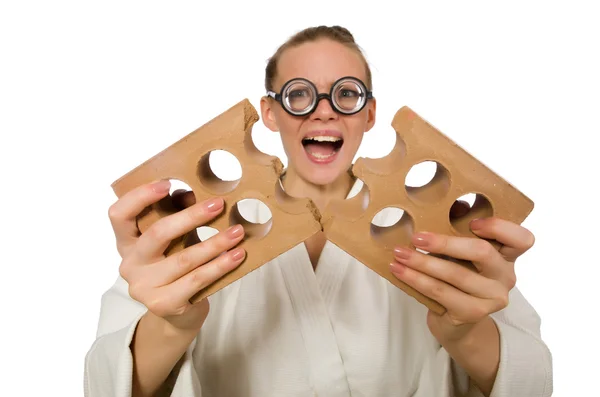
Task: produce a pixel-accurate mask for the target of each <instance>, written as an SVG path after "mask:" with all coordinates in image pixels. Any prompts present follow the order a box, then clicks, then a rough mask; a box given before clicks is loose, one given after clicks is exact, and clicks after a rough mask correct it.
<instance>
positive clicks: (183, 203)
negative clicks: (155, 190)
mask: <svg viewBox="0 0 600 397" xmlns="http://www.w3.org/2000/svg"><path fill="white" fill-rule="evenodd" d="M169 182H171V188H170V189H169V195H168V196H165V197H164V198H163V199H161V200H160V201H158V203H156V206H155V208H156V209H157V210H158V211H159V212H161V213H162V215H163V216H166V215H168V214H172V213H175V212H178V211H181V210H182V209H184V208H186V207H189V206H190V205H192V204H193V203H194V199H193V197H194V196H193V194H194V193H193V192H192V188H191V187H190V185H188V184H187V183H185V182H183V181H181V180H179V179H173V178H169ZM177 190H185V191H186V192H188V193H186V194H185V195H183V196H182V195H178V196H177V199H174V198H173V193H175V191H177Z"/></svg>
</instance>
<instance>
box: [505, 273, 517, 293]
mask: <svg viewBox="0 0 600 397" xmlns="http://www.w3.org/2000/svg"><path fill="white" fill-rule="evenodd" d="M506 282H507V284H508V285H507V287H508V289H509V290H511V289H513V288H514V287H515V286H516V285H517V275H516V274H515V273H514V272H510V274H509V275H508V276H507V278H506Z"/></svg>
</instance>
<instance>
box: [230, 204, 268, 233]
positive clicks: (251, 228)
mask: <svg viewBox="0 0 600 397" xmlns="http://www.w3.org/2000/svg"><path fill="white" fill-rule="evenodd" d="M229 221H230V224H231V225H235V224H241V225H242V226H243V227H244V231H245V233H246V236H245V237H244V238H246V239H248V238H262V237H264V236H266V235H267V233H269V230H271V226H272V224H273V214H272V213H271V210H270V209H269V207H268V206H267V205H266V204H265V203H263V202H262V201H260V200H258V199H253V198H248V199H243V200H240V201H238V202H237V203H235V205H234V206H233V207H232V208H231V216H230V220H229Z"/></svg>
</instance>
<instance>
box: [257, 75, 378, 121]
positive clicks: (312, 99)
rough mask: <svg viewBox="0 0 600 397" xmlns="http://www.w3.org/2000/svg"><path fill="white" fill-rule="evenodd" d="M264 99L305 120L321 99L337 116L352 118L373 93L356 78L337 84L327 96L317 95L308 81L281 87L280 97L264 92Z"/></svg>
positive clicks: (299, 80) (346, 78)
mask: <svg viewBox="0 0 600 397" xmlns="http://www.w3.org/2000/svg"><path fill="white" fill-rule="evenodd" d="M267 95H268V96H270V97H271V98H273V99H275V100H276V101H278V102H279V103H280V104H281V106H283V108H284V109H285V111H286V112H288V113H289V114H291V115H293V116H306V115H308V114H310V113H312V112H314V110H315V109H316V108H317V104H318V103H319V101H320V100H321V99H323V98H325V99H327V100H328V101H329V103H330V104H331V107H332V108H333V109H334V110H335V111H337V112H338V113H341V114H344V115H351V114H355V113H358V112H360V111H361V110H362V109H363V108H364V107H365V105H366V104H367V101H368V100H369V99H371V98H373V93H372V92H371V91H368V90H367V87H366V86H365V84H364V83H363V82H362V81H360V79H357V78H356V77H351V76H346V77H342V78H341V79H338V80H336V82H335V83H333V85H332V86H331V90H330V91H329V93H328V94H319V92H318V91H317V87H316V86H315V85H314V84H313V83H312V82H311V81H309V80H307V79H304V78H300V77H298V78H295V79H292V80H290V81H288V82H287V83H285V84H284V85H283V88H282V89H281V93H279V94H278V93H276V92H273V91H267Z"/></svg>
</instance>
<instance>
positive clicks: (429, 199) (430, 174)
mask: <svg viewBox="0 0 600 397" xmlns="http://www.w3.org/2000/svg"><path fill="white" fill-rule="evenodd" d="M404 184H405V187H406V192H407V194H408V197H409V198H410V199H411V200H413V201H415V202H421V203H433V202H436V201H439V200H441V199H442V198H444V196H445V195H446V194H447V193H448V189H449V188H450V173H449V172H448V170H447V169H446V168H445V167H444V166H443V165H441V164H439V163H437V162H435V161H423V162H421V163H418V164H415V165H414V166H412V168H411V169H410V171H409V172H408V174H407V175H406V179H405V181H404Z"/></svg>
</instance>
